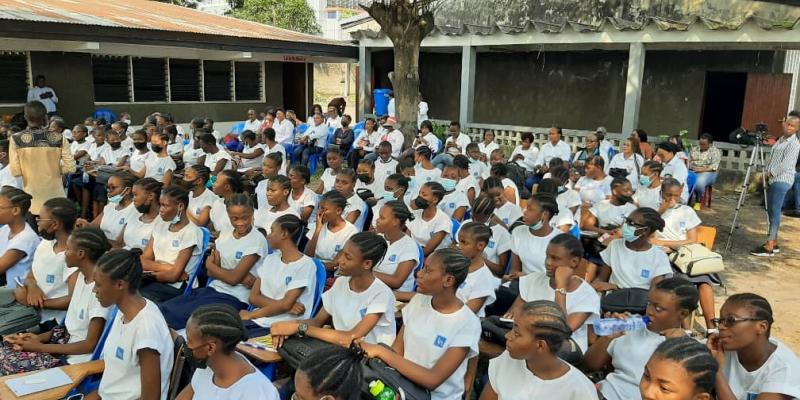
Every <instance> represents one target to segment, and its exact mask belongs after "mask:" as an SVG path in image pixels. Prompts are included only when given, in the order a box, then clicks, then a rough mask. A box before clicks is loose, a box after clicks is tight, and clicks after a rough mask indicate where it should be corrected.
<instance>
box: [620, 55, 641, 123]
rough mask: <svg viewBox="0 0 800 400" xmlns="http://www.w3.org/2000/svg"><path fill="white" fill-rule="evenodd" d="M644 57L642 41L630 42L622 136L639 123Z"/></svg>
mask: <svg viewBox="0 0 800 400" xmlns="http://www.w3.org/2000/svg"><path fill="white" fill-rule="evenodd" d="M644 58H645V52H644V45H643V44H642V43H631V48H630V51H629V52H628V81H627V83H626V84H625V111H624V114H623V116H622V135H623V136H627V135H628V134H630V133H631V131H633V130H634V129H636V128H637V126H638V124H639V106H640V105H641V102H642V77H643V76H644Z"/></svg>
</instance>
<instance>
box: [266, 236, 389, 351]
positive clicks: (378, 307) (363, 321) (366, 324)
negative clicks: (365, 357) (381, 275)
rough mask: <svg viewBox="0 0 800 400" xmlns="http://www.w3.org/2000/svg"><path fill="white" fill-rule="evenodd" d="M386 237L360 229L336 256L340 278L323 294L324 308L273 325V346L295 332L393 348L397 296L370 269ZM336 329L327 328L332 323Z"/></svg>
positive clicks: (338, 342) (330, 340)
mask: <svg viewBox="0 0 800 400" xmlns="http://www.w3.org/2000/svg"><path fill="white" fill-rule="evenodd" d="M386 249H387V245H386V241H385V240H384V239H383V238H382V237H380V236H378V235H377V234H375V233H372V232H360V233H356V234H355V235H353V237H351V238H350V240H348V241H347V243H345V245H344V247H343V248H342V251H340V252H339V254H338V256H337V257H336V261H337V263H338V265H339V269H338V274H339V278H338V279H336V281H335V282H334V284H333V286H332V287H331V288H330V289H329V290H328V291H326V292H325V293H324V294H323V295H322V308H321V309H320V311H319V313H318V314H317V315H316V316H315V317H314V318H313V319H310V320H305V321H284V322H277V323H275V324H273V325H272V328H271V330H270V334H272V337H273V344H274V346H275V348H279V347H280V346H281V344H282V343H283V341H284V339H285V338H286V337H289V336H291V335H298V334H299V335H300V336H309V337H313V338H316V339H320V340H323V341H325V342H328V343H332V344H336V345H339V346H343V347H349V346H350V344H351V342H352V341H353V338H364V341H366V342H367V343H378V344H381V343H382V344H385V345H387V346H391V345H392V343H394V339H395V323H396V321H395V318H394V307H395V306H394V303H395V300H394V294H393V293H392V290H391V289H389V287H388V286H386V284H385V283H383V282H382V281H381V280H380V279H377V278H376V277H375V275H374V274H373V273H372V270H373V268H374V267H375V266H376V265H377V264H378V262H380V260H381V259H382V258H383V257H384V255H385V254H386ZM329 321H330V322H332V323H333V329H327V328H323V327H322V326H323V325H325V324H326V323H328V322H329Z"/></svg>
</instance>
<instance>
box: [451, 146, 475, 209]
mask: <svg viewBox="0 0 800 400" xmlns="http://www.w3.org/2000/svg"><path fill="white" fill-rule="evenodd" d="M453 167H454V168H455V169H456V171H457V174H456V175H457V176H458V179H457V180H458V184H456V190H457V191H459V192H461V193H463V194H464V195H465V196H467V201H469V204H472V202H473V201H475V198H476V197H478V195H479V194H481V187H480V184H478V179H476V178H475V177H473V176H472V174H470V173H469V157H467V156H465V155H463V154H459V155H457V156H455V157H453Z"/></svg>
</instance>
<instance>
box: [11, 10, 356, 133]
mask: <svg viewBox="0 0 800 400" xmlns="http://www.w3.org/2000/svg"><path fill="white" fill-rule="evenodd" d="M0 21H2V24H0V71H2V73H0V114H3V115H6V114H14V113H18V112H20V111H21V109H22V105H23V103H24V102H25V100H26V93H27V89H28V88H29V87H30V85H31V84H32V83H33V77H35V76H36V75H39V74H43V75H45V76H46V77H47V81H48V85H50V86H52V87H53V88H54V89H55V91H56V93H57V95H58V97H59V103H58V112H59V114H61V115H62V116H63V117H64V118H65V119H66V120H67V122H68V123H76V122H78V121H83V118H85V117H86V116H88V115H91V114H92V112H93V111H94V110H95V109H97V108H101V107H102V108H110V109H111V110H113V111H115V112H122V111H127V112H130V113H131V114H132V117H133V120H134V122H137V123H138V122H139V121H142V119H143V118H144V116H145V115H147V114H149V113H152V112H153V111H161V112H168V113H171V114H172V115H173V116H174V117H175V118H176V119H177V120H178V121H188V120H189V119H190V118H192V117H210V118H214V119H215V120H217V121H236V120H241V119H242V118H243V117H244V113H245V111H246V110H247V109H248V108H255V109H257V110H262V109H264V108H265V106H266V105H283V106H285V107H287V108H292V109H295V110H296V111H297V113H298V115H299V116H301V117H305V115H306V113H307V110H309V108H310V105H311V103H312V101H313V79H314V76H313V68H312V66H313V63H327V62H353V61H354V60H356V59H357V56H358V51H357V48H356V47H354V46H352V45H350V44H347V43H342V42H336V41H329V40H324V39H321V38H319V37H316V36H311V35H306V34H302V33H298V32H293V31H288V30H284V29H279V28H275V27H271V26H266V25H262V24H258V23H253V22H249V21H243V20H239V19H234V18H230V17H225V16H219V15H212V14H207V13H203V12H201V11H198V10H193V9H189V8H184V7H179V6H173V5H170V4H165V3H160V2H154V1H147V0H81V1H80V2H75V1H71V0H39V1H37V2H28V1H22V0H15V1H7V2H3V3H0Z"/></svg>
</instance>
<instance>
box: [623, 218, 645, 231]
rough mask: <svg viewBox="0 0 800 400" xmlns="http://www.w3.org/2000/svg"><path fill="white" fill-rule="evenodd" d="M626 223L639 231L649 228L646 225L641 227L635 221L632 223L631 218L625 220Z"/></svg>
mask: <svg viewBox="0 0 800 400" xmlns="http://www.w3.org/2000/svg"><path fill="white" fill-rule="evenodd" d="M625 223H626V224H628V225H630V226H632V227H634V228H636V229H639V228H647V227H646V226H644V225H639V224H637V223H635V222H633V221H632V220H631V219H630V218H625Z"/></svg>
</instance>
